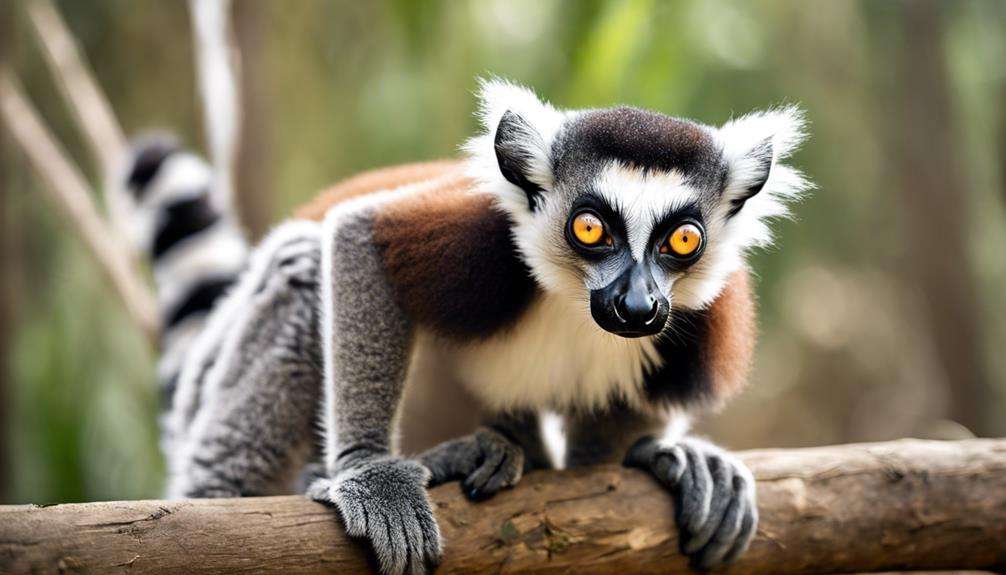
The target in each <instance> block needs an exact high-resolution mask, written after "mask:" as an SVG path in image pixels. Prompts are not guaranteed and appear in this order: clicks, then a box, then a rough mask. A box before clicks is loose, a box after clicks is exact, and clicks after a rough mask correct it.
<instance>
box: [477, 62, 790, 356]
mask: <svg viewBox="0 0 1006 575" xmlns="http://www.w3.org/2000/svg"><path fill="white" fill-rule="evenodd" d="M481 97H482V118H483V122H484V126H485V133H484V134H482V135H481V136H478V137H476V138H473V139H472V140H471V141H469V142H468V144H467V146H466V149H467V151H468V152H469V154H470V155H471V163H470V173H471V174H472V175H473V176H474V177H475V178H477V179H478V180H479V182H480V184H481V185H482V186H483V187H485V188H486V189H489V190H490V191H492V193H494V194H495V195H496V196H497V198H498V200H499V203H500V205H501V206H502V208H503V209H504V210H506V211H507V212H508V213H509V215H510V217H511V218H512V220H513V222H514V235H515V239H516V242H517V246H518V248H519V249H520V251H521V253H522V255H523V256H524V258H525V259H526V261H527V264H528V265H529V267H530V268H531V270H532V273H533V274H534V275H535V277H536V279H537V280H538V282H539V283H540V284H541V285H542V286H543V288H544V289H546V290H549V291H553V292H559V293H563V294H565V295H567V296H569V297H571V298H574V300H578V301H582V302H583V303H584V304H589V309H590V314H591V315H592V316H593V318H594V321H595V322H596V323H597V324H598V325H599V326H600V327H602V328H603V329H605V330H607V331H609V332H612V333H615V334H618V335H621V336H625V337H640V336H647V335H654V334H657V333H659V332H660V331H662V330H663V328H664V327H665V325H666V323H667V321H668V319H669V317H670V314H671V309H672V308H674V309H679V308H681V309H697V308H702V307H703V306H705V305H708V304H709V303H710V302H712V300H713V299H715V297H716V295H717V294H718V293H719V292H720V290H721V289H722V287H723V285H724V283H725V281H726V279H727V277H728V276H729V274H730V273H731V272H733V271H735V270H737V269H738V268H740V267H741V266H742V265H743V258H744V254H745V251H746V250H747V249H748V248H750V247H752V246H756V245H764V244H766V243H768V242H769V241H770V232H769V228H768V226H767V220H768V219H770V218H772V217H774V216H780V215H784V214H785V213H786V202H787V200H790V199H792V198H794V197H796V196H797V195H799V194H800V192H802V191H803V190H805V189H807V188H808V187H809V185H808V183H807V181H806V180H805V179H804V178H803V177H802V175H801V174H800V173H799V172H798V171H797V170H795V169H793V168H791V167H789V166H786V165H784V164H781V163H780V160H782V159H784V158H786V157H787V156H789V155H790V154H791V153H792V152H793V151H794V149H796V147H797V146H798V145H799V144H800V142H801V141H802V140H803V138H804V132H803V124H804V122H803V117H802V114H801V113H800V111H799V110H797V109H796V108H782V109H776V110H771V111H768V112H758V113H754V114H750V115H747V116H744V117H742V118H739V119H737V120H733V121H730V122H728V123H727V124H725V125H724V126H722V127H720V128H714V127H711V126H706V125H702V124H697V123H695V122H691V121H687V120H680V119H676V118H671V117H669V116H665V115H663V114H658V113H654V112H648V111H645V110H640V109H636V108H628V107H621V108H608V109H599V110H576V111H560V110H556V109H555V108H553V107H552V106H550V105H549V104H547V103H545V102H542V101H540V100H539V99H538V98H537V97H536V96H535V95H534V94H533V93H532V92H531V91H529V90H527V89H524V88H521V87H518V86H514V85H512V84H509V83H507V82H503V81H498V80H494V81H488V82H485V83H483V85H482V94H481Z"/></svg>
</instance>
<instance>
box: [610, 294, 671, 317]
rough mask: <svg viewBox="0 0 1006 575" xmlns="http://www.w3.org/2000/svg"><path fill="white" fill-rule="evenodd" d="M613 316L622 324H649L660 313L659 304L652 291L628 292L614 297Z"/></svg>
mask: <svg viewBox="0 0 1006 575" xmlns="http://www.w3.org/2000/svg"><path fill="white" fill-rule="evenodd" d="M613 311H614V312H615V317H616V318H617V319H618V321H620V322H622V323H623V324H626V325H629V324H640V323H642V324H643V325H650V324H651V323H653V322H654V321H656V319H657V315H658V314H659V313H660V305H659V304H657V298H656V296H654V295H653V294H652V293H645V294H644V293H636V292H629V293H628V294H626V295H624V296H620V297H617V298H615V303H614V310H613Z"/></svg>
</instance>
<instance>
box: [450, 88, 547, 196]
mask: <svg viewBox="0 0 1006 575" xmlns="http://www.w3.org/2000/svg"><path fill="white" fill-rule="evenodd" d="M480 88H481V89H480V91H479V99H480V106H479V108H480V110H479V115H480V117H481V120H482V126H483V129H484V132H483V133H482V134H481V135H479V136H477V137H475V138H472V139H471V140H469V141H468V143H467V144H466V146H465V149H466V150H467V151H468V154H469V155H470V156H471V162H470V170H469V172H470V174H471V175H472V176H473V177H475V178H477V179H478V180H480V181H481V182H482V183H483V184H485V185H487V187H488V189H489V190H491V191H493V192H494V193H495V194H496V195H497V196H498V197H499V198H500V200H501V201H502V203H503V206H504V207H506V208H508V209H509V210H511V211H517V210H523V211H527V210H528V209H530V210H532V211H534V210H535V209H536V208H537V207H538V206H539V205H540V202H541V199H542V194H543V193H544V192H546V190H549V189H551V187H552V185H553V180H554V177H553V174H552V160H551V147H552V142H553V141H554V139H555V135H556V133H557V132H558V131H559V128H560V126H561V125H562V122H563V119H564V118H565V115H564V113H563V112H560V111H558V110H556V109H555V108H553V107H552V106H551V105H549V104H548V103H546V102H543V101H542V100H540V99H539V98H538V97H537V96H536V95H535V94H534V92H532V91H531V90H528V89H527V88H524V87H521V86H517V85H515V84H511V83H509V82H506V81H504V80H498V79H493V80H484V81H482V82H481V86H480Z"/></svg>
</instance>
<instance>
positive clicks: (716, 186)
mask: <svg viewBox="0 0 1006 575" xmlns="http://www.w3.org/2000/svg"><path fill="white" fill-rule="evenodd" d="M612 160H615V161H618V162H621V163H623V164H626V165H628V166H633V167H638V168H642V169H644V170H660V171H664V172H671V171H676V172H678V173H680V174H682V175H683V176H684V178H685V182H686V183H687V184H688V185H690V186H692V187H693V188H695V189H697V190H700V191H702V192H705V193H708V194H710V195H713V196H718V195H719V194H720V193H721V192H722V190H723V186H724V184H725V183H726V178H727V166H726V163H725V162H724V160H723V152H722V150H721V148H720V147H719V146H718V145H717V144H716V142H715V140H714V139H713V137H712V135H711V129H710V128H708V127H707V126H704V125H702V124H698V123H695V122H692V121H689V120H682V119H678V118H672V117H670V116H666V115H664V114H659V113H656V112H650V111H648V110H641V109H639V108H631V107H627V106H622V107H618V108H605V109H600V110H588V111H585V112H582V113H580V114H578V115H576V116H574V117H573V118H572V119H570V120H569V121H567V122H566V123H565V125H563V126H562V128H561V129H560V131H559V133H558V134H557V136H556V139H555V141H554V143H553V144H552V169H553V173H554V175H555V179H556V181H557V182H562V183H565V184H567V185H571V186H574V187H575V186H576V185H577V184H586V183H588V182H589V181H590V179H592V178H593V177H596V176H597V175H598V174H599V173H600V171H601V170H602V169H603V167H604V166H605V165H607V164H608V163H610V162H611V161H612Z"/></svg>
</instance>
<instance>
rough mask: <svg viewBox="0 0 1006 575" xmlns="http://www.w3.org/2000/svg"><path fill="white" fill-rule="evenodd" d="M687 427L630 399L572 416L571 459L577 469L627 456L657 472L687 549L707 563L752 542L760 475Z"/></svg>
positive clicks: (569, 421)
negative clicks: (643, 410)
mask: <svg viewBox="0 0 1006 575" xmlns="http://www.w3.org/2000/svg"><path fill="white" fill-rule="evenodd" d="M679 417H684V415H680V416H679ZM686 427H687V426H686V425H681V421H674V420H671V421H666V422H665V421H662V418H658V417H656V416H654V415H647V414H644V413H641V412H639V411H636V410H634V409H632V408H630V407H627V406H624V405H615V406H612V407H610V408H608V409H607V410H604V411H599V412H594V413H579V414H574V415H570V416H569V417H567V419H566V434H567V460H566V461H567V465H568V466H570V467H574V466H580V465H591V464H596V463H605V462H611V461H617V460H618V459H619V458H624V463H625V464H626V465H628V466H631V467H638V468H641V469H645V470H647V471H649V472H650V473H652V474H654V475H655V476H656V478H657V479H658V480H659V481H660V482H661V483H663V484H664V485H665V486H666V487H667V488H668V489H669V490H670V491H671V493H672V495H673V496H674V500H675V510H676V520H677V524H678V529H679V532H680V543H681V550H682V552H683V553H685V554H686V555H688V556H689V557H691V559H692V562H693V564H694V565H695V566H696V567H699V568H702V569H708V568H712V567H715V566H717V565H721V564H724V563H729V562H730V561H732V560H733V559H735V558H736V557H737V556H738V555H740V554H741V553H742V552H743V551H744V550H745V549H746V548H747V546H748V544H749V543H750V540H751V537H752V536H753V535H754V529H755V527H756V525H757V522H758V510H757V507H756V506H755V492H754V479H753V478H752V476H751V473H750V471H748V469H747V467H745V466H744V464H743V463H741V462H740V460H738V459H737V458H736V457H734V456H733V455H731V454H729V453H727V452H726V451H724V450H722V449H720V448H719V447H717V446H715V445H713V444H712V443H709V442H707V441H704V440H702V439H698V438H695V437H688V436H684V432H685V431H686ZM658 436H659V437H658ZM640 437H642V439H639V438H640Z"/></svg>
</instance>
